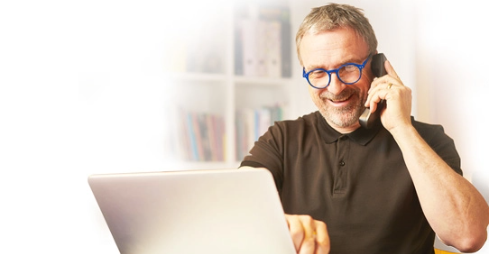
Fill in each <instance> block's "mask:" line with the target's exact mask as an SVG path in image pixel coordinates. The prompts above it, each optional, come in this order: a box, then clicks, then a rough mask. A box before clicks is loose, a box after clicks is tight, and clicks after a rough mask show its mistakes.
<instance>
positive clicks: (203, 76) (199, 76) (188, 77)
mask: <svg viewBox="0 0 489 254" xmlns="http://www.w3.org/2000/svg"><path fill="white" fill-rule="evenodd" d="M164 77H165V78H167V79H171V80H175V81H183V82H184V81H198V82H224V81H226V79H227V78H228V77H227V76H226V75H224V74H218V73H217V74H216V73H191V72H181V73H165V74H164Z"/></svg>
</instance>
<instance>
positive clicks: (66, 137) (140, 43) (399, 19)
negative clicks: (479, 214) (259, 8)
mask: <svg viewBox="0 0 489 254" xmlns="http://www.w3.org/2000/svg"><path fill="white" fill-rule="evenodd" d="M159 2H161V1H137V2H136V1H133V2H132V3H131V2H127V1H126V2H120V1H113V0H98V1H94V0H92V1H83V2H78V3H74V2H70V1H55V0H48V1H28V0H19V1H2V2H1V3H0V34H1V35H2V39H0V130H1V131H0V169H1V170H2V177H0V200H1V201H2V210H0V211H1V212H0V215H1V216H0V225H1V226H0V237H1V239H2V244H1V246H0V252H2V253H3V252H7V251H8V253H29V252H40V251H43V252H46V251H49V252H50V253H117V250H116V249H115V246H114V245H113V242H112V240H111V237H110V234H109V232H108V231H107V229H106V227H105V225H104V222H103V221H102V220H101V217H100V214H99V212H98V210H97V209H98V208H97V207H96V204H95V201H94V199H93V197H92V195H91V193H90V190H89V188H88V184H87V183H86V176H87V175H88V174H91V173H97V172H108V171H118V172H122V171H133V170H145V171H149V170H158V169H160V168H161V167H162V166H163V164H164V162H163V161H164V156H163V155H162V154H164V150H165V145H164V144H163V143H162V142H161V140H162V139H161V135H162V134H161V133H162V131H161V128H163V126H164V125H163V122H164V114H165V102H168V101H169V98H167V97H165V94H169V93H167V92H168V91H165V90H164V89H165V88H163V87H162V86H160V85H159V84H161V82H162V80H160V77H159V76H158V75H157V74H156V73H158V71H159V70H158V68H159V67H158V66H159V65H160V60H161V59H158V55H159V53H160V52H159V50H161V49H160V46H161V45H160V43H161V41H162V40H163V37H164V36H165V32H166V31H170V30H171V31H175V30H172V29H175V27H176V24H178V22H179V21H180V20H181V19H182V17H183V18H185V16H179V15H178V14H181V12H180V13H179V12H178V11H176V10H175V9H172V8H168V6H166V5H163V4H161V3H159ZM197 2H203V3H204V4H205V2H204V1H197ZM343 2H345V1H343ZM427 2H428V3H425V2H422V1H419V2H412V3H411V1H402V0H398V1H387V0H385V1H376V2H371V1H361V0H356V1H351V2H350V3H352V4H355V5H358V6H360V7H362V8H364V9H365V10H366V14H367V16H368V17H369V18H370V20H371V22H372V24H373V25H374V28H375V29H376V32H377V35H378V37H379V50H381V51H383V52H384V53H386V55H387V56H388V57H389V59H390V60H391V61H392V62H393V65H394V67H395V68H396V71H397V72H398V73H399V74H400V76H401V77H402V78H403V81H404V82H405V83H406V84H407V85H409V86H411V88H413V90H414V91H415V92H416V93H415V99H416V101H417V104H415V108H414V112H413V113H414V114H415V115H416V116H417V117H419V118H420V119H421V120H425V121H429V122H434V123H441V124H443V125H444V126H445V127H446V130H447V132H448V133H449V134H450V135H451V136H452V137H453V138H454V139H455V140H456V144H457V147H458V149H459V151H460V154H461V156H462V158H463V160H462V163H463V168H464V169H465V170H466V171H467V172H468V173H469V176H472V179H473V181H474V183H475V184H476V186H477V187H478V188H480V189H481V190H482V191H484V193H485V195H486V198H487V197H488V196H489V190H488V189H487V186H488V185H489V184H488V183H489V176H488V173H487V172H488V171H487V170H486V168H487V162H486V161H485V160H484V155H485V154H486V152H485V151H486V149H485V148H484V147H483V144H484V143H486V142H489V137H488V136H487V134H485V133H484V131H485V129H484V124H483V123H484V122H485V119H484V116H485V115H486V114H485V107H484V105H483V103H484V99H486V98H485V97H484V96H485V95H487V94H489V93H488V88H487V86H486V84H485V83H486V82H487V81H486V79H485V74H486V73H487V71H486V70H485V68H486V67H487V64H486V59H487V58H488V51H487V50H486V45H487V43H486V37H485V36H483V33H482V32H483V29H484V22H483V21H484V20H483V17H484V14H485V13H482V12H483V9H484V8H483V5H482V2H481V3H479V2H477V1H476V0H469V1H464V3H465V5H463V6H459V5H460V3H456V2H453V3H447V2H445V1H441V0H439V1H427ZM324 3H325V2H324V1H311V0H308V1H292V4H293V5H294V10H295V11H297V12H296V13H294V14H297V15H296V16H295V17H294V19H295V20H296V21H297V19H299V21H298V22H300V20H301V19H302V17H303V16H304V15H305V14H306V13H307V11H308V10H309V8H310V7H312V6H315V5H319V4H324ZM172 4H173V5H174V6H175V5H177V6H178V8H181V9H179V10H182V11H183V10H184V9H183V8H184V7H185V6H189V2H188V1H185V2H183V1H182V2H180V3H179V2H178V1H176V2H175V1H174V2H172ZM469 4H470V5H469ZM203 7H204V6H197V7H194V8H189V9H188V10H186V11H190V12H191V11H192V10H196V9H197V10H202V8H203ZM200 13H202V12H200ZM198 14H199V12H197V13H195V12H191V13H189V16H191V17H195V15H198ZM187 17H188V16H187ZM474 22H479V23H474ZM164 24H172V25H174V26H165V25H164ZM294 26H295V28H297V26H298V24H297V23H296V24H294ZM435 64H436V65H435ZM298 82H303V81H302V80H301V78H298ZM304 85H305V83H304ZM297 87H298V89H299V87H300V85H298V86H297ZM302 88H303V90H298V91H304V93H303V94H301V95H298V96H302V98H303V99H304V100H303V104H302V103H298V105H296V106H297V109H296V110H297V113H303V112H308V111H309V110H310V109H312V108H311V107H312V104H311V103H310V100H309V97H308V96H307V89H306V87H302ZM479 118H481V119H479ZM480 253H489V251H488V250H487V247H486V248H485V249H484V250H483V251H481V252H480Z"/></svg>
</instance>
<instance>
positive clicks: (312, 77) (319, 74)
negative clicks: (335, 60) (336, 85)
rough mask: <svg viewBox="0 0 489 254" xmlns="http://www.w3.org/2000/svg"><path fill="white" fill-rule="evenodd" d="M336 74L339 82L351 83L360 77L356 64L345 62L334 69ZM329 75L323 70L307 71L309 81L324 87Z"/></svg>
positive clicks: (316, 85) (327, 82)
mask: <svg viewBox="0 0 489 254" xmlns="http://www.w3.org/2000/svg"><path fill="white" fill-rule="evenodd" d="M332 74H333V73H331V75H332ZM336 74H337V75H338V78H339V79H340V80H341V82H343V83H346V84H352V83H355V82H357V81H358V80H359V79H360V75H361V71H360V68H358V67H357V66H356V65H353V64H345V65H343V66H342V67H341V68H340V69H339V70H337V71H336ZM331 75H328V73H327V72H326V71H323V70H315V71H312V72H310V73H309V83H311V85H313V86H315V87H326V86H328V85H329V83H330V78H331Z"/></svg>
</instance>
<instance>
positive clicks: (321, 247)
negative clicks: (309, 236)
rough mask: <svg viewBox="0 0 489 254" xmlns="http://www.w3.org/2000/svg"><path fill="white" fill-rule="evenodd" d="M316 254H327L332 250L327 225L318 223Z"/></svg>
mask: <svg viewBox="0 0 489 254" xmlns="http://www.w3.org/2000/svg"><path fill="white" fill-rule="evenodd" d="M315 223H316V254H327V253H329V251H330V249H331V244H330V240H329V234H328V229H327V227H326V223H324V222H322V221H316V222H315Z"/></svg>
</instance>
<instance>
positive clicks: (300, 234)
mask: <svg viewBox="0 0 489 254" xmlns="http://www.w3.org/2000/svg"><path fill="white" fill-rule="evenodd" d="M285 219H286V220H287V225H288V226H289V233H290V237H291V238H292V242H293V243H294V247H295V250H296V252H299V250H300V248H301V244H302V240H303V239H304V229H303V227H302V225H301V222H300V221H299V219H298V218H297V216H293V215H287V214H286V215H285Z"/></svg>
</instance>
